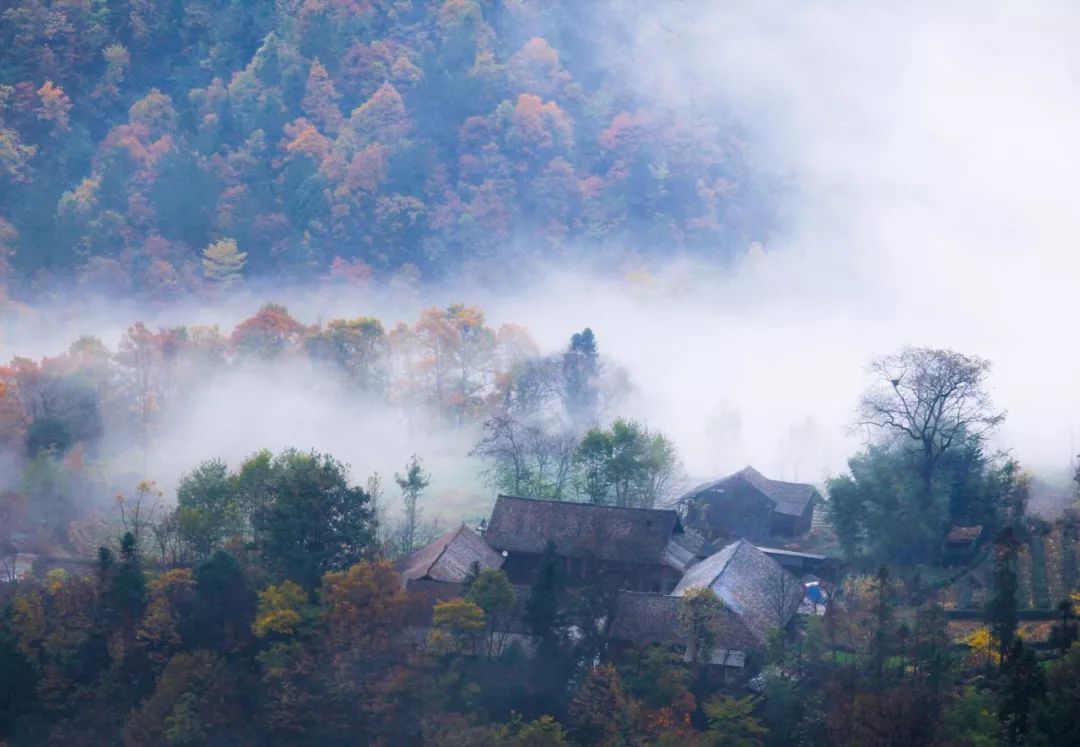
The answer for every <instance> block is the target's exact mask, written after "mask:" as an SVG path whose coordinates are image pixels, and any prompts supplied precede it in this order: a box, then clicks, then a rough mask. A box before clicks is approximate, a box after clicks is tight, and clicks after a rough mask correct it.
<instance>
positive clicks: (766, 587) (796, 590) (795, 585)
mask: <svg viewBox="0 0 1080 747" xmlns="http://www.w3.org/2000/svg"><path fill="white" fill-rule="evenodd" d="M774 571H775V572H773V573H769V574H767V575H766V578H765V579H764V582H763V583H762V591H763V593H764V595H765V602H766V604H767V605H768V611H769V615H770V616H771V617H772V618H773V624H774V627H775V628H776V635H777V641H778V642H779V644H780V651H779V653H780V661H781V662H783V661H784V659H785V657H786V653H787V652H786V648H787V647H786V642H787V639H786V636H785V634H784V627H785V626H786V625H787V623H788V620H790V619H791V616H792V615H794V614H795V611H796V610H797V609H798V608H799V604H800V602H802V598H803V594H804V590H803V585H802V584H801V583H800V582H799V579H797V578H795V576H794V575H792V574H791V573H790V572H788V571H787V570H786V569H785V568H783V567H781V566H779V565H777V567H776V568H775V569H774Z"/></svg>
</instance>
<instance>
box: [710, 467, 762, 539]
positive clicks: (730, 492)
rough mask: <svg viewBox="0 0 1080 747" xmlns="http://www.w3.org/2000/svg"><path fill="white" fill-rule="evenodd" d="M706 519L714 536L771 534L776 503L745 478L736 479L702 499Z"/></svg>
mask: <svg viewBox="0 0 1080 747" xmlns="http://www.w3.org/2000/svg"><path fill="white" fill-rule="evenodd" d="M699 500H700V501H701V503H702V504H703V505H704V508H705V511H704V516H703V520H704V523H705V525H706V528H707V529H708V532H709V533H710V534H711V536H713V537H719V536H728V537H749V538H764V537H768V536H769V534H770V532H771V531H772V516H773V510H772V509H773V504H772V501H770V500H768V499H767V498H764V497H763V496H762V495H761V493H760V492H759V491H758V490H757V489H756V488H754V487H753V486H751V485H748V484H746V483H745V482H743V481H742V480H733V481H731V482H729V483H728V484H726V485H724V486H723V490H722V491H721V490H715V491H709V492H708V493H706V494H704V495H703V496H702V497H701V498H700V499H699Z"/></svg>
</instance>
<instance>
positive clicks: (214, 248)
mask: <svg viewBox="0 0 1080 747" xmlns="http://www.w3.org/2000/svg"><path fill="white" fill-rule="evenodd" d="M246 263H247V252H242V251H240V249H239V247H237V245H236V239H221V240H219V241H215V242H214V243H213V244H211V245H210V246H208V247H206V249H205V250H203V261H202V266H203V275H204V276H205V277H206V279H207V280H212V281H213V282H215V283H221V284H223V285H231V284H233V283H236V282H239V280H240V279H241V277H242V276H243V272H244V265H245V264H246Z"/></svg>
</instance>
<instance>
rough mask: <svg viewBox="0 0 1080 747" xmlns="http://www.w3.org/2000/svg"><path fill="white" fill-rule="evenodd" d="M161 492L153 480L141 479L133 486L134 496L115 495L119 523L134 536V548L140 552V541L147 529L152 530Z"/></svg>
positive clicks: (158, 508)
mask: <svg viewBox="0 0 1080 747" xmlns="http://www.w3.org/2000/svg"><path fill="white" fill-rule="evenodd" d="M161 496H162V492H161V491H160V490H158V488H157V483H155V482H154V481H153V480H142V481H140V482H139V484H138V485H136V486H135V496H134V497H133V498H126V497H125V496H123V495H118V496H116V507H117V510H118V511H119V512H120V524H121V525H122V526H123V528H124V531H125V532H131V535H132V536H133V537H134V538H135V550H136V552H137V553H139V554H141V553H142V541H143V538H144V537H145V536H146V533H147V530H152V529H153V527H154V526H155V525H154V517H155V516H156V515H157V513H158V511H159V510H160V509H161Z"/></svg>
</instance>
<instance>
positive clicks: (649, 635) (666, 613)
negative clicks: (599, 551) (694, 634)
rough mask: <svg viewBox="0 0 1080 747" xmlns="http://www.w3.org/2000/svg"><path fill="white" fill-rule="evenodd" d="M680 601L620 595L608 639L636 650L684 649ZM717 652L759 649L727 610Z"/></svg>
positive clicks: (638, 594) (628, 593)
mask: <svg viewBox="0 0 1080 747" xmlns="http://www.w3.org/2000/svg"><path fill="white" fill-rule="evenodd" d="M681 605H682V598H681V597H676V596H667V595H664V594H647V593H644V592H637V591H624V592H620V594H619V599H618V605H617V607H616V612H615V619H614V620H613V621H612V624H611V636H612V638H615V639H617V640H621V641H627V642H629V643H633V644H636V645H639V646H645V645H649V644H651V643H658V644H663V645H685V644H686V641H685V639H684V638H683V636H682V634H681V633H680V632H679V609H680V607H681ZM720 630H721V633H720V636H719V640H718V641H717V642H716V643H717V648H718V649H720V650H725V651H736V650H737V651H744V650H746V649H752V648H758V647H759V646H760V645H761V642H760V641H759V640H758V639H757V637H756V636H755V635H754V634H753V633H752V632H751V631H750V629H749V628H748V627H747V626H746V624H745V622H744V621H743V620H742V619H741V618H740V617H739V616H738V615H736V614H735V613H734V612H733V611H731V610H730V609H729V610H727V611H726V613H725V617H724V619H723V620H722V621H721V624H720Z"/></svg>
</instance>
